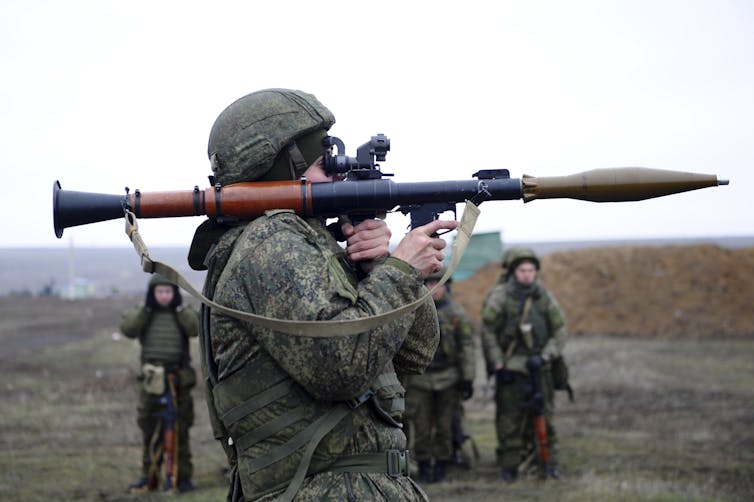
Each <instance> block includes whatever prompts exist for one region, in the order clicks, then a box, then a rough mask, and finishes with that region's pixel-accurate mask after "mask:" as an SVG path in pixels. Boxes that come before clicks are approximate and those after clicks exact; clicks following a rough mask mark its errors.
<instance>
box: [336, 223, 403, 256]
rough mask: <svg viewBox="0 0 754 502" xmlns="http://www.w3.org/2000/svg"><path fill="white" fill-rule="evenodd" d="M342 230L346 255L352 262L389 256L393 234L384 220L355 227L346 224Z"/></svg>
mask: <svg viewBox="0 0 754 502" xmlns="http://www.w3.org/2000/svg"><path fill="white" fill-rule="evenodd" d="M340 229H341V231H342V232H343V235H344V236H345V237H346V253H348V258H349V259H350V260H351V261H352V262H354V263H357V262H366V261H371V260H376V259H378V258H385V257H386V256H387V255H388V254H389V250H388V245H389V244H390V236H391V235H392V232H390V228H388V226H387V223H385V222H384V221H383V220H375V219H369V220H364V221H362V222H361V223H359V224H358V225H356V226H355V227H354V226H353V225H351V224H350V223H344V224H343V225H342V226H341V227H340Z"/></svg>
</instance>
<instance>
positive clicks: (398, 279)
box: [190, 89, 439, 500]
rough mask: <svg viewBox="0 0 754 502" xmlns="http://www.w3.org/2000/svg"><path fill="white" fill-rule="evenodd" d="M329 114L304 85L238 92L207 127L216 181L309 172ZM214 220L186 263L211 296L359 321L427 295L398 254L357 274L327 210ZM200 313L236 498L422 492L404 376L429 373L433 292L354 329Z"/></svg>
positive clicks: (299, 316)
mask: <svg viewBox="0 0 754 502" xmlns="http://www.w3.org/2000/svg"><path fill="white" fill-rule="evenodd" d="M333 122H334V118H333V117H332V115H331V114H330V113H329V110H327V109H326V108H324V107H323V106H322V105H321V104H320V103H319V102H318V101H317V100H316V99H315V98H314V97H313V96H311V95H308V94H305V93H301V92H299V91H290V90H284V89H273V90H266V91H259V92H257V93H252V94H251V95H248V96H246V97H245V98H242V99H241V100H239V101H237V102H235V103H234V104H232V105H231V106H230V107H228V109H226V110H225V111H224V112H223V114H221V115H220V117H218V120H217V121H216V122H215V126H214V127H213V130H212V134H211V135H210V148H209V152H208V153H209V156H210V159H211V162H212V167H213V170H214V172H215V176H216V181H217V182H218V183H221V184H227V183H235V182H238V181H253V180H258V179H260V178H261V179H264V180H270V179H296V178H297V177H300V176H301V174H302V172H303V171H304V170H305V168H306V166H308V165H309V164H311V163H312V161H313V160H315V159H316V158H317V156H318V155H320V154H321V152H322V150H323V147H322V143H321V137H322V136H323V134H320V133H321V132H322V131H323V130H326V129H327V128H329V127H330V125H332V123H333ZM299 131H304V132H302V133H301V134H303V135H304V136H302V137H299V136H300V134H299ZM318 135H319V139H317V140H316V141H311V142H310V144H309V145H308V146H307V141H309V139H311V138H312V137H314V138H315V139H316V138H317V137H318ZM286 138H287V139H286ZM260 145H261V146H260ZM295 150H299V153H296V151H295ZM278 152H279V153H278ZM297 158H298V160H297ZM244 159H246V160H245V161H244ZM205 223H206V224H203V225H202V226H201V227H200V228H199V229H198V230H197V234H196V235H195V238H194V244H193V245H192V250H191V251H190V261H191V262H192V266H195V267H196V263H197V262H201V263H203V264H204V266H205V267H206V268H207V278H206V281H205V286H204V294H205V295H206V296H207V297H209V298H212V299H213V300H214V301H215V302H217V303H220V304H222V305H225V306H228V307H231V308H234V309H238V310H242V311H245V312H250V313H255V314H259V315H264V316H268V317H273V318H277V319H288V320H309V321H311V320H352V319H358V318H363V317H368V316H372V315H375V314H379V313H383V312H387V311H390V310H393V309H395V308H397V307H400V306H403V305H405V304H407V303H409V302H411V301H413V300H416V299H418V298H419V297H420V296H421V295H423V294H426V292H427V291H426V288H425V287H424V285H423V283H422V280H421V278H420V276H419V274H418V273H417V271H416V270H414V269H413V267H411V266H410V265H408V264H407V263H405V262H403V261H400V260H398V259H395V258H392V257H388V258H387V259H385V260H383V261H381V262H379V263H377V264H376V265H375V266H374V268H373V269H372V270H371V271H370V272H369V273H368V274H363V273H362V274H361V275H359V274H357V270H356V269H355V268H354V267H353V266H352V265H351V264H350V263H349V262H348V260H347V258H346V254H345V250H343V249H342V248H341V247H340V246H339V245H338V243H337V241H336V240H335V238H334V237H333V235H331V233H330V232H329V231H328V229H327V228H326V227H325V225H324V222H323V221H321V220H318V219H306V220H305V219H302V218H300V217H298V216H296V215H295V214H294V213H293V212H291V211H287V210H281V211H268V212H267V213H266V214H265V215H264V216H262V217H259V218H257V219H255V220H253V221H251V222H250V223H246V224H241V225H221V224H220V223H219V222H212V221H210V222H205ZM208 242H211V243H212V245H211V246H208V245H207V243H208ZM192 257H194V258H192ZM202 322H203V330H202V331H203V334H202V338H201V341H202V352H203V365H202V367H203V369H204V370H205V375H206V377H207V402H208V407H209V412H210V420H211V422H212V426H213V430H214V433H215V437H216V438H217V439H218V440H220V442H221V444H222V445H223V447H224V448H225V451H226V454H227V455H228V459H229V462H230V464H231V466H232V483H231V488H230V492H229V499H230V500H238V499H239V498H240V497H239V493H242V496H243V499H244V500H273V499H278V498H287V499H291V498H292V497H293V496H294V495H295V500H381V499H382V500H425V499H426V496H425V495H424V493H423V492H422V490H421V489H420V488H419V487H418V485H416V484H415V483H414V482H413V481H412V480H411V479H410V478H409V477H408V476H407V474H408V459H407V456H406V452H405V448H406V437H405V435H404V433H403V431H402V430H401V424H400V422H401V420H402V415H403V410H404V389H403V387H402V385H401V384H400V380H399V377H400V378H403V377H404V376H405V375H407V374H417V373H421V372H422V371H424V369H425V368H426V366H427V365H428V364H429V362H430V361H431V359H432V355H433V354H434V352H435V349H436V347H437V343H438V339H439V328H438V324H437V314H436V311H435V308H434V306H433V304H432V302H431V301H429V300H428V301H427V302H426V303H424V304H422V305H421V306H420V307H419V308H418V309H417V310H415V311H414V312H413V313H410V314H407V315H405V316H403V317H401V318H400V319H398V320H396V321H393V322H391V323H388V324H385V325H382V326H380V327H379V328H376V329H372V330H368V331H364V332H362V333H360V334H358V335H353V336H340V337H338V336H334V337H307V336H295V335H288V334H284V333H281V332H275V331H272V330H270V329H267V328H263V327H261V326H259V325H256V324H253V323H249V322H244V321H241V320H238V319H236V318H233V317H229V316H226V315H224V314H222V313H220V312H217V311H214V310H211V309H210V308H208V307H206V306H205V307H204V308H203V312H202ZM286 489H289V492H288V494H285V491H286ZM283 495H285V496H283Z"/></svg>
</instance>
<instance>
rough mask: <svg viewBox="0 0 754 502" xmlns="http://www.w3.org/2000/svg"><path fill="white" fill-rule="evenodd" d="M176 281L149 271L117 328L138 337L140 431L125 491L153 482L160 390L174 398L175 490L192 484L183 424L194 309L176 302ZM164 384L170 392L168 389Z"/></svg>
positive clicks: (192, 377) (189, 414) (188, 420)
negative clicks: (137, 465)
mask: <svg viewBox="0 0 754 502" xmlns="http://www.w3.org/2000/svg"><path fill="white" fill-rule="evenodd" d="M181 303H182V298H181V294H180V292H179V290H178V287H177V286H175V285H174V284H172V283H171V282H169V281H168V280H167V279H165V278H163V277H161V276H159V275H156V274H155V275H153V276H152V278H151V279H150V281H149V285H148V289H147V295H146V301H145V303H144V305H139V306H136V307H134V308H133V309H131V310H130V311H128V312H126V313H125V314H124V315H123V319H122V321H121V324H120V331H121V332H122V333H123V334H124V335H125V336H127V337H129V338H137V339H138V340H139V342H140V343H141V364H142V373H141V375H140V378H139V380H140V390H139V407H138V419H137V421H138V424H139V428H140V429H141V431H142V433H143V437H144V442H143V455H142V473H141V477H140V478H139V479H138V480H137V481H136V483H134V484H133V485H131V486H130V491H131V492H140V491H145V490H154V489H156V488H157V484H158V479H159V469H160V465H161V463H162V461H163V459H162V455H161V453H162V452H163V451H164V448H165V445H163V444H162V442H163V441H162V440H163V432H164V431H163V427H164V425H163V420H162V419H161V418H160V414H162V413H164V411H165V406H166V405H165V403H161V402H160V401H161V398H162V399H164V396H166V395H167V396H173V397H174V398H175V411H176V413H175V417H174V418H175V424H176V427H175V429H176V432H177V438H178V441H177V443H178V444H177V463H178V469H177V474H178V476H177V480H176V483H175V485H176V489H177V491H179V492H185V491H190V490H193V489H194V485H193V483H192V481H191V476H192V471H193V465H192V464H191V449H190V447H189V427H191V425H192V424H193V423H194V401H193V399H192V398H191V388H192V387H193V386H194V385H196V373H195V372H194V370H193V368H192V367H191V364H190V363H191V357H190V354H189V338H190V337H195V336H197V335H198V334H199V316H198V314H197V312H196V311H194V310H191V309H189V308H181ZM168 390H170V391H172V393H168Z"/></svg>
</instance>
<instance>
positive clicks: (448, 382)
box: [406, 269, 476, 482]
mask: <svg viewBox="0 0 754 502" xmlns="http://www.w3.org/2000/svg"><path fill="white" fill-rule="evenodd" d="M444 272H445V270H444V269H443V270H441V271H439V272H437V273H434V274H431V275H429V276H428V277H427V278H426V279H425V280H424V284H425V285H426V286H427V288H428V289H429V290H432V288H434V287H435V286H436V285H437V283H438V282H439V281H440V278H442V276H443V273H444ZM450 282H451V281H450V280H448V281H447V282H446V283H445V284H443V285H442V286H440V287H439V288H437V289H436V290H435V291H434V293H433V294H432V298H433V299H434V301H435V307H436V308H437V317H438V319H439V322H440V343H439V345H438V346H437V351H436V352H435V355H434V358H433V359H432V362H431V363H430V364H429V367H428V368H427V370H426V371H425V372H424V374H422V375H411V376H410V377H409V378H408V385H407V387H408V388H407V393H406V407H407V409H408V410H410V415H411V418H412V420H411V435H412V436H413V438H412V440H413V449H412V454H413V456H414V457H415V458H416V460H417V461H418V463H419V476H418V479H419V482H432V481H434V482H440V481H445V479H446V467H447V466H448V464H449V463H450V462H451V460H452V455H453V434H452V421H453V415H454V414H455V413H458V411H459V408H460V407H461V406H462V405H461V400H464V401H466V400H468V399H470V398H471V396H472V394H473V392H474V387H473V381H474V374H475V372H476V360H475V357H474V338H473V336H474V330H473V328H472V326H471V323H470V322H469V319H468V317H467V316H466V313H465V312H464V310H463V308H461V307H460V306H459V305H456V304H454V303H452V301H451V296H450V290H449V285H450ZM446 285H447V286H446ZM433 460H434V469H432V461H433ZM432 470H433V471H434V473H432Z"/></svg>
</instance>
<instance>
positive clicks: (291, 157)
mask: <svg viewBox="0 0 754 502" xmlns="http://www.w3.org/2000/svg"><path fill="white" fill-rule="evenodd" d="M285 149H286V152H287V153H288V167H289V168H290V170H291V179H292V180H296V179H298V178H300V177H301V175H302V174H303V173H304V171H306V170H307V169H308V168H309V165H308V164H307V163H306V159H304V155H303V154H302V153H301V150H299V148H298V145H297V144H296V142H295V141H292V142H291V143H289V144H288V146H286V147H285ZM296 173H298V174H296Z"/></svg>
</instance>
